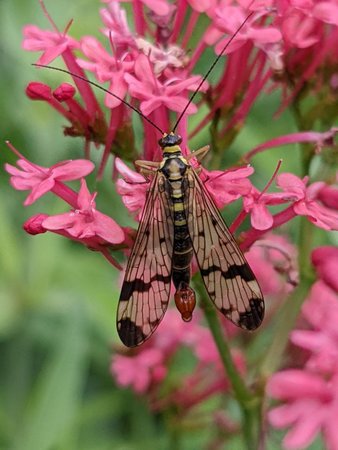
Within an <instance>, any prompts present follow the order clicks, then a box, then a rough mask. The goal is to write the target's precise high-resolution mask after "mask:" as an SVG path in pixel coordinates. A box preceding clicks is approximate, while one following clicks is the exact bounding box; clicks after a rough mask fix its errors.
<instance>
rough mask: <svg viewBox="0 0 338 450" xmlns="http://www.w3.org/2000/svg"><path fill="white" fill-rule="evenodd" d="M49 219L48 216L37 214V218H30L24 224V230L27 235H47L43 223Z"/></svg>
mask: <svg viewBox="0 0 338 450" xmlns="http://www.w3.org/2000/svg"><path fill="white" fill-rule="evenodd" d="M47 217H48V215H47V214H36V215H35V216H32V217H30V218H29V219H28V220H26V222H25V223H24V224H23V226H22V227H23V229H24V230H25V231H26V233H29V234H33V235H35V234H41V233H46V231H47V230H46V228H44V227H43V226H42V222H43V221H44V220H45V219H46V218H47Z"/></svg>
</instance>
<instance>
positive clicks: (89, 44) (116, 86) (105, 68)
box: [77, 36, 134, 108]
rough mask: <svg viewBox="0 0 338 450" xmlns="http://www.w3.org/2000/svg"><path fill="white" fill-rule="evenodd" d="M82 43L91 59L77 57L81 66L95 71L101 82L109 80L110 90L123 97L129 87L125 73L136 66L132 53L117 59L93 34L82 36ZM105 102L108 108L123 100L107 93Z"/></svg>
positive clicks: (83, 48)
mask: <svg viewBox="0 0 338 450" xmlns="http://www.w3.org/2000/svg"><path fill="white" fill-rule="evenodd" d="M80 45H81V50H82V52H83V54H84V55H85V56H86V57H87V58H88V59H89V61H86V60H83V59H77V63H78V64H79V66H80V67H82V68H83V69H86V70H90V71H92V72H94V73H95V75H96V77H97V79H98V80H99V81H100V83H104V82H105V81H109V82H110V86H109V90H110V91H111V92H112V93H113V94H115V95H116V96H117V97H120V98H122V99H123V98H124V97H125V96H126V94H127V87H128V85H127V83H126V82H125V80H124V75H125V73H128V72H130V71H132V69H133V67H134V61H133V60H132V59H131V58H130V55H128V54H125V55H123V56H122V57H121V58H120V59H117V58H116V57H115V56H113V55H111V54H110V53H108V52H107V50H106V49H105V48H104V47H103V45H102V44H101V43H100V42H99V41H98V40H97V39H95V38H93V37H91V36H86V37H84V38H82V39H81V41H80ZM105 102H106V106H107V107H108V108H115V107H116V106H118V105H120V104H121V100H118V99H117V98H116V97H113V96H112V95H109V94H106V97H105Z"/></svg>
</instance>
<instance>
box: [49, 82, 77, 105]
mask: <svg viewBox="0 0 338 450" xmlns="http://www.w3.org/2000/svg"><path fill="white" fill-rule="evenodd" d="M75 92H76V90H75V88H74V86H72V85H71V84H69V83H62V84H60V86H59V87H58V88H56V89H55V91H54V92H53V96H54V98H56V100H58V101H59V102H65V101H67V100H70V99H71V98H73V97H74V95H75Z"/></svg>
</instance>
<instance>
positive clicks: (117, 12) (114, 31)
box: [100, 0, 134, 54]
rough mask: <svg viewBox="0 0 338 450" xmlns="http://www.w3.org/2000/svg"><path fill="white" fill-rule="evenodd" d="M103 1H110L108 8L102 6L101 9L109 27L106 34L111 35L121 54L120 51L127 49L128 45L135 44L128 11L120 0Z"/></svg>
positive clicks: (103, 18) (103, 20) (104, 20)
mask: <svg viewBox="0 0 338 450" xmlns="http://www.w3.org/2000/svg"><path fill="white" fill-rule="evenodd" d="M103 3H108V5H107V6H108V9H106V8H102V9H101V10H100V15H101V19H102V22H103V23H104V24H105V26H106V27H107V29H105V30H104V34H105V35H106V36H107V37H110V39H111V41H112V42H114V45H116V47H117V49H116V50H117V53H118V54H120V51H125V50H126V49H127V48H128V46H133V45H134V36H133V35H132V33H131V31H130V29H129V26H128V21H127V15H126V11H125V10H124V9H122V8H121V6H120V5H119V3H118V2H112V1H111V0H109V1H104V2H103Z"/></svg>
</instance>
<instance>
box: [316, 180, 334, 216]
mask: <svg viewBox="0 0 338 450" xmlns="http://www.w3.org/2000/svg"><path fill="white" fill-rule="evenodd" d="M318 198H319V200H321V201H322V202H323V203H324V205H325V206H327V207H328V208H331V209H336V210H338V189H337V188H334V187H332V186H324V187H323V188H322V189H321V190H320V191H319V192H318Z"/></svg>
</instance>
